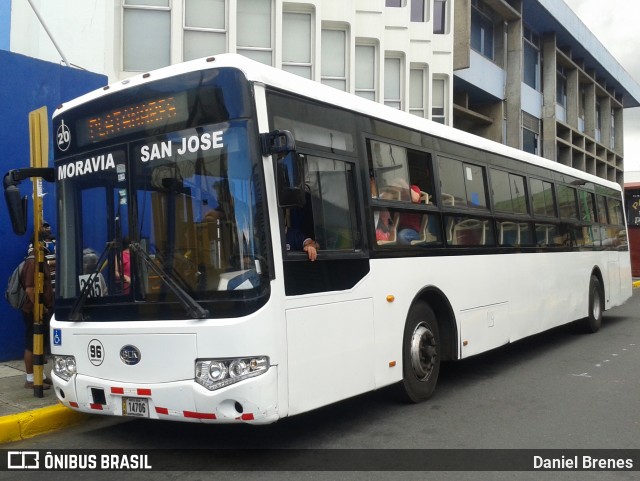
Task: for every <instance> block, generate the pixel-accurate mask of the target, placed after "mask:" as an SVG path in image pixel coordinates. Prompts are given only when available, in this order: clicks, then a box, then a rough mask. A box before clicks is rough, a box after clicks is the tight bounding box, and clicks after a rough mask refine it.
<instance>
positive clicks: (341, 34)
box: [321, 28, 347, 91]
mask: <svg viewBox="0 0 640 481" xmlns="http://www.w3.org/2000/svg"><path fill="white" fill-rule="evenodd" d="M321 42H322V45H321V47H322V73H321V77H322V78H321V82H322V83H323V84H325V85H329V86H330V87H334V88H337V89H338V90H343V91H346V90H347V67H346V65H347V32H346V31H345V30H333V29H326V28H324V29H322V38H321Z"/></svg>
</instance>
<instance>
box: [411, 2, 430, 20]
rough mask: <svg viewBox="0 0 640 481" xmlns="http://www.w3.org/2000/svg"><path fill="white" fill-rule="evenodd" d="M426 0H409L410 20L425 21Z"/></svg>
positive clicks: (426, 18)
mask: <svg viewBox="0 0 640 481" xmlns="http://www.w3.org/2000/svg"><path fill="white" fill-rule="evenodd" d="M427 11H428V10H427V0H411V21H412V22H426V21H427V20H428V17H427Z"/></svg>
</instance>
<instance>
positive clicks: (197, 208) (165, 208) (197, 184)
mask: <svg viewBox="0 0 640 481" xmlns="http://www.w3.org/2000/svg"><path fill="white" fill-rule="evenodd" d="M251 124H252V122H251V121H249V120H235V121H229V122H222V123H217V124H210V125H204V126H200V127H194V128H188V129H184V130H181V131H176V132H171V133H167V134H163V135H159V136H154V137H151V138H145V139H143V140H140V141H135V142H131V143H129V144H126V145H120V146H114V147H112V148H109V149H107V150H105V151H99V152H93V153H91V155H90V156H87V155H85V156H82V157H76V158H72V159H70V160H68V161H65V162H61V163H60V164H58V165H57V167H56V173H57V177H58V181H59V183H58V189H59V191H58V194H59V197H60V198H61V199H63V201H62V202H59V204H58V205H59V209H60V219H61V225H64V226H66V228H65V229H64V230H63V232H61V236H60V238H61V239H60V240H61V242H60V245H61V246H62V248H63V249H64V252H60V256H59V257H60V259H61V260H62V263H61V265H60V266H59V267H58V271H59V273H60V274H59V277H60V279H61V282H60V284H59V285H58V286H57V287H58V289H57V296H58V299H59V300H60V301H62V302H63V304H64V301H65V300H66V301H69V300H72V299H77V298H78V297H79V296H80V293H81V291H82V290H83V288H84V286H85V285H86V284H87V283H89V284H90V285H89V286H88V287H87V289H86V291H87V292H85V293H84V294H83V296H82V297H83V298H86V300H84V299H83V303H84V304H86V306H87V307H88V308H89V309H90V308H91V306H98V305H102V306H103V307H104V304H106V303H112V304H113V303H120V304H127V303H129V304H130V303H132V302H139V301H148V302H151V303H159V304H163V303H166V302H172V301H173V302H175V300H176V299H175V298H176V292H175V291H176V290H175V289H171V285H170V283H172V284H174V285H177V286H179V289H180V290H182V291H183V292H185V293H186V294H187V295H188V296H190V297H191V298H193V299H194V300H195V301H197V302H205V303H206V302H207V301H216V300H229V299H243V298H244V297H243V294H241V293H239V291H245V292H244V295H245V296H246V292H248V291H253V292H256V291H255V290H256V289H258V288H260V287H261V283H263V282H264V281H263V280H261V279H262V276H263V275H264V274H265V268H266V265H265V263H264V261H263V259H264V257H265V252H263V250H264V242H262V241H260V240H259V239H258V238H259V237H260V233H259V232H258V231H259V228H258V226H260V225H263V221H262V220H261V217H262V216H263V213H262V211H261V207H260V203H259V202H258V199H257V195H256V192H257V191H258V189H257V185H258V183H259V182H260V180H259V176H258V175H257V174H256V168H255V164H256V161H255V159H254V158H253V157H255V154H252V153H251V145H253V143H252V142H250V141H249V138H248V136H249V134H248V132H249V131H251V132H253V131H255V130H254V127H253V125H251ZM105 213H106V214H107V215H105ZM136 252H138V253H137V254H136ZM150 263H152V264H150ZM167 280H168V281H170V282H167ZM227 315H228V313H227ZM85 318H86V317H85ZM156 318H157V313H156Z"/></svg>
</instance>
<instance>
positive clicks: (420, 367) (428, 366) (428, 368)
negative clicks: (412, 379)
mask: <svg viewBox="0 0 640 481" xmlns="http://www.w3.org/2000/svg"><path fill="white" fill-rule="evenodd" d="M437 358H438V350H437V345H436V338H435V336H434V335H433V332H431V330H430V329H429V328H428V327H427V326H426V325H425V324H418V325H417V326H416V328H415V330H414V331H413V335H412V336H411V366H412V367H413V372H414V373H415V375H416V377H417V378H418V380H419V381H427V380H428V379H429V377H431V374H432V373H433V370H434V369H435V367H436V362H437Z"/></svg>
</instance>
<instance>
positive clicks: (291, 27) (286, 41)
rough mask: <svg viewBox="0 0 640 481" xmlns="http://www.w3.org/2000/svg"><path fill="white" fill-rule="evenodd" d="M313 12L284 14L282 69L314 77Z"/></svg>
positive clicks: (306, 76)
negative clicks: (312, 56) (312, 60)
mask: <svg viewBox="0 0 640 481" xmlns="http://www.w3.org/2000/svg"><path fill="white" fill-rule="evenodd" d="M311 33H312V29H311V14H310V13H291V12H284V13H283V14H282V70H286V71H287V72H291V73H294V74H296V75H299V76H300V77H304V78H308V79H310V78H312V75H313V74H312V69H311Z"/></svg>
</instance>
